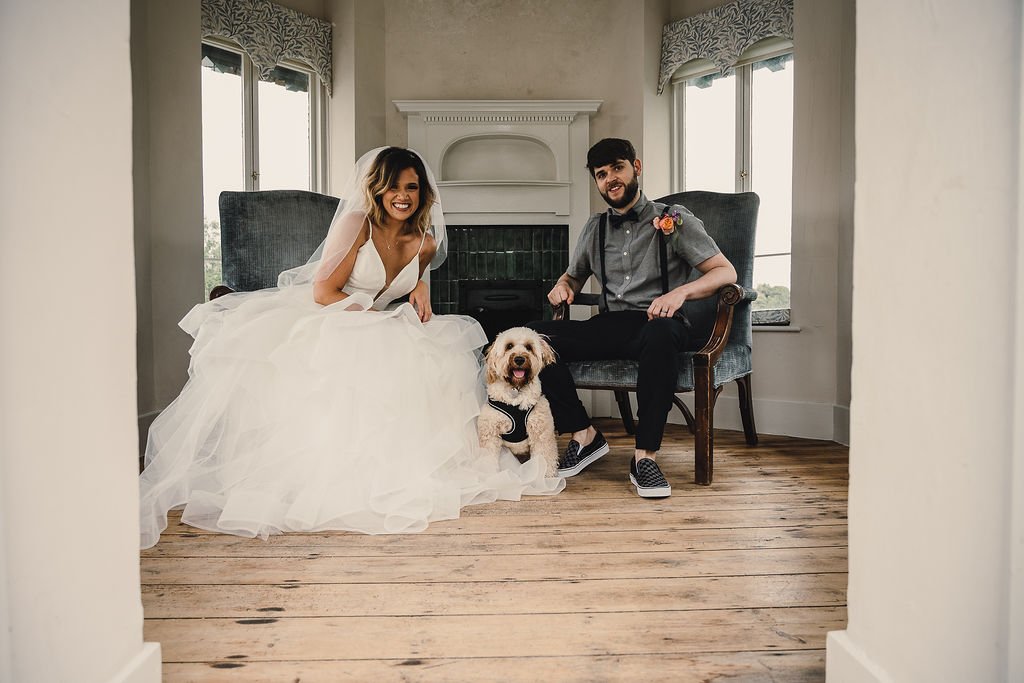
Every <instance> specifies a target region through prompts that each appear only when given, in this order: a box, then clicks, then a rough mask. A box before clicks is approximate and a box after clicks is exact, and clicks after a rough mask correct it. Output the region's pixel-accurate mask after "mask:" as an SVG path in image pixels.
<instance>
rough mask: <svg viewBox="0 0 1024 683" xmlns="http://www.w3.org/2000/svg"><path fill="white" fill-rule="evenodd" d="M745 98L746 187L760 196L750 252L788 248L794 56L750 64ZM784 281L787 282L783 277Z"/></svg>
mask: <svg viewBox="0 0 1024 683" xmlns="http://www.w3.org/2000/svg"><path fill="white" fill-rule="evenodd" d="M752 83H753V87H752V92H751V100H750V109H751V121H750V138H751V148H752V149H751V156H752V158H751V169H750V170H751V174H750V176H751V178H750V179H751V187H752V189H753V190H754V192H756V193H757V194H758V196H760V197H761V208H760V210H759V211H758V215H757V245H756V247H755V249H754V253H755V254H788V253H789V252H790V251H792V246H791V232H792V224H793V55H792V54H788V55H782V56H781V57H775V58H773V59H768V60H764V61H761V62H755V63H754V65H753V74H752ZM784 284H786V285H788V284H789V278H788V277H787V278H786V281H785V282H784Z"/></svg>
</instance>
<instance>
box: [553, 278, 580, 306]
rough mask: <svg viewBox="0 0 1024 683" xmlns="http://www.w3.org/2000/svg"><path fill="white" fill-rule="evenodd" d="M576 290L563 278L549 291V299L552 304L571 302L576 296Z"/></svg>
mask: <svg viewBox="0 0 1024 683" xmlns="http://www.w3.org/2000/svg"><path fill="white" fill-rule="evenodd" d="M575 296H576V292H574V291H573V289H572V287H570V286H569V285H568V283H566V282H565V281H563V280H559V281H558V282H556V283H555V286H554V287H552V288H551V291H550V292H548V301H549V302H551V305H552V306H558V305H559V304H561V303H563V302H565V303H567V304H571V303H572V300H573V299H574V298H575Z"/></svg>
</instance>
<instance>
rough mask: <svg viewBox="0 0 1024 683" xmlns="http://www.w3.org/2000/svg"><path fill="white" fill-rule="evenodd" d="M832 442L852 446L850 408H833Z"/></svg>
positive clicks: (837, 406)
mask: <svg viewBox="0 0 1024 683" xmlns="http://www.w3.org/2000/svg"><path fill="white" fill-rule="evenodd" d="M832 425H833V427H832V430H833V436H832V440H833V441H835V442H836V443H841V444H843V445H844V446H849V445H850V406H839V405H835V406H832Z"/></svg>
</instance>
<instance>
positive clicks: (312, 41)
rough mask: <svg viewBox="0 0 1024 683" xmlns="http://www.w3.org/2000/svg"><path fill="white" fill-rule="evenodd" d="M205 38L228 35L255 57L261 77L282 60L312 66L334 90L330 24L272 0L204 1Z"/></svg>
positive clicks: (269, 77) (328, 90)
mask: <svg viewBox="0 0 1024 683" xmlns="http://www.w3.org/2000/svg"><path fill="white" fill-rule="evenodd" d="M202 7H203V38H210V37H213V38H226V39H227V40H231V41H233V42H235V43H237V44H238V45H239V46H240V47H241V48H242V49H243V50H245V53H246V54H247V55H249V58H250V59H252V62H253V64H255V65H256V68H257V69H258V70H259V72H260V78H261V79H263V80H271V76H270V74H271V72H272V71H273V70H274V67H275V66H277V64H278V63H279V62H280V61H281V60H282V59H294V60H296V61H300V62H303V63H304V64H307V65H309V67H310V68H312V69H313V71H314V72H315V73H316V75H317V76H319V77H320V80H321V81H323V84H324V86H326V88H327V94H328V95H329V94H330V93H331V85H332V82H331V24H330V22H327V21H321V20H320V19H314V18H313V17H310V16H307V15H305V14H301V13H300V12H296V11H295V10H293V9H288V8H286V7H281V6H279V5H275V4H274V3H272V2H269V0H202Z"/></svg>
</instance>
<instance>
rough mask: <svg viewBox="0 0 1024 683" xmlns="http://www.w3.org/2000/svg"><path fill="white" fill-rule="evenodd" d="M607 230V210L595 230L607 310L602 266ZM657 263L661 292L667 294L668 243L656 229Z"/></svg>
mask: <svg viewBox="0 0 1024 683" xmlns="http://www.w3.org/2000/svg"><path fill="white" fill-rule="evenodd" d="M607 230H608V212H607V211H605V212H604V213H602V214H601V221H600V225H599V226H598V230H597V240H598V247H599V248H600V253H601V296H603V297H604V310H606V311H607V310H608V276H607V274H606V272H605V267H604V252H605V239H606V232H607ZM658 264H659V265H660V267H661V293H662V294H668V244H667V243H666V242H665V233H663V232H662V231H661V230H658Z"/></svg>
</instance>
